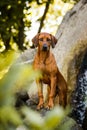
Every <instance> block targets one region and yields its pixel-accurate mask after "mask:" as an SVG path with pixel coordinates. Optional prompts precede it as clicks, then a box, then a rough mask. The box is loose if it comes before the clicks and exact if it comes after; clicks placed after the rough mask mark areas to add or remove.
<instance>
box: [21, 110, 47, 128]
mask: <svg viewBox="0 0 87 130" xmlns="http://www.w3.org/2000/svg"><path fill="white" fill-rule="evenodd" d="M22 112H23V114H24V115H25V116H26V119H25V121H26V122H28V123H29V125H30V126H32V128H35V130H41V129H43V124H44V119H43V118H42V117H41V115H40V114H39V113H38V112H35V111H33V110H31V109H29V108H23V109H22Z"/></svg>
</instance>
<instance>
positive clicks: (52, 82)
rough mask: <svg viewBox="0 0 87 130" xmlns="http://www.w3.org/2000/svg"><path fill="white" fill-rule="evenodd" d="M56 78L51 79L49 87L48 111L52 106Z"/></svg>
mask: <svg viewBox="0 0 87 130" xmlns="http://www.w3.org/2000/svg"><path fill="white" fill-rule="evenodd" d="M56 80H57V79H56V76H52V77H51V86H50V88H51V89H50V93H49V101H48V106H47V107H48V109H50V108H53V106H54V96H55V90H56Z"/></svg>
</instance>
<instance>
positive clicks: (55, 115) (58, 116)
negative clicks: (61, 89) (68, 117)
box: [44, 107, 65, 130]
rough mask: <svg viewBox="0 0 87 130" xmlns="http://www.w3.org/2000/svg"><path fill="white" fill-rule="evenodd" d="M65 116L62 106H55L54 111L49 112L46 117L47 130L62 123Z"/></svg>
mask: <svg viewBox="0 0 87 130" xmlns="http://www.w3.org/2000/svg"><path fill="white" fill-rule="evenodd" d="M64 116H65V113H64V110H63V108H61V107H55V108H54V109H53V110H52V111H50V112H48V114H47V116H46V117H45V124H44V126H45V130H52V129H54V128H55V127H56V126H58V125H59V124H60V122H61V120H62V119H63V118H64Z"/></svg>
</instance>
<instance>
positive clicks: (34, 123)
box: [0, 51, 73, 130]
mask: <svg viewBox="0 0 87 130" xmlns="http://www.w3.org/2000/svg"><path fill="white" fill-rule="evenodd" d="M18 56H19V54H18V53H15V52H12V51H9V52H8V53H6V54H5V55H3V54H2V55H1V56H0V71H2V72H3V76H1V75H2V73H0V77H1V79H0V130H15V129H20V130H54V129H55V128H56V127H58V128H57V130H63V129H64V130H70V127H71V126H72V125H73V122H72V121H67V123H65V124H66V125H64V127H63V125H61V121H62V120H63V119H64V118H65V116H66V115H67V111H65V110H63V108H60V107H55V108H54V109H53V110H51V111H49V112H47V114H46V116H44V117H43V116H41V114H40V113H38V112H36V111H34V110H31V109H30V108H29V107H27V106H26V107H22V108H20V111H18V110H17V109H16V108H15V107H14V106H15V96H14V95H15V93H16V92H17V91H18V89H19V91H21V90H22V89H24V90H25V89H26V90H27V89H28V88H29V86H30V85H31V82H32V81H33V80H35V79H36V78H38V77H40V76H41V75H40V73H39V72H37V71H34V70H33V69H32V66H30V65H23V64H20V63H18V62H16V61H17V60H16V59H17V58H18ZM7 59H8V60H7ZM20 82H21V84H22V87H21V86H20V88H18V85H20ZM71 122H72V123H71ZM63 124H64V123H63ZM61 126H62V127H61ZM68 128H69V129H68Z"/></svg>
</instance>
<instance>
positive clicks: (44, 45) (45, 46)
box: [42, 43, 48, 51]
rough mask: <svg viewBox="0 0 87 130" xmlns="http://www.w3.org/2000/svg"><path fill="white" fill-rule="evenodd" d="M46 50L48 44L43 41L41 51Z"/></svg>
mask: <svg viewBox="0 0 87 130" xmlns="http://www.w3.org/2000/svg"><path fill="white" fill-rule="evenodd" d="M47 50H48V45H47V44H46V43H45V44H43V47H42V51H47Z"/></svg>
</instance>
